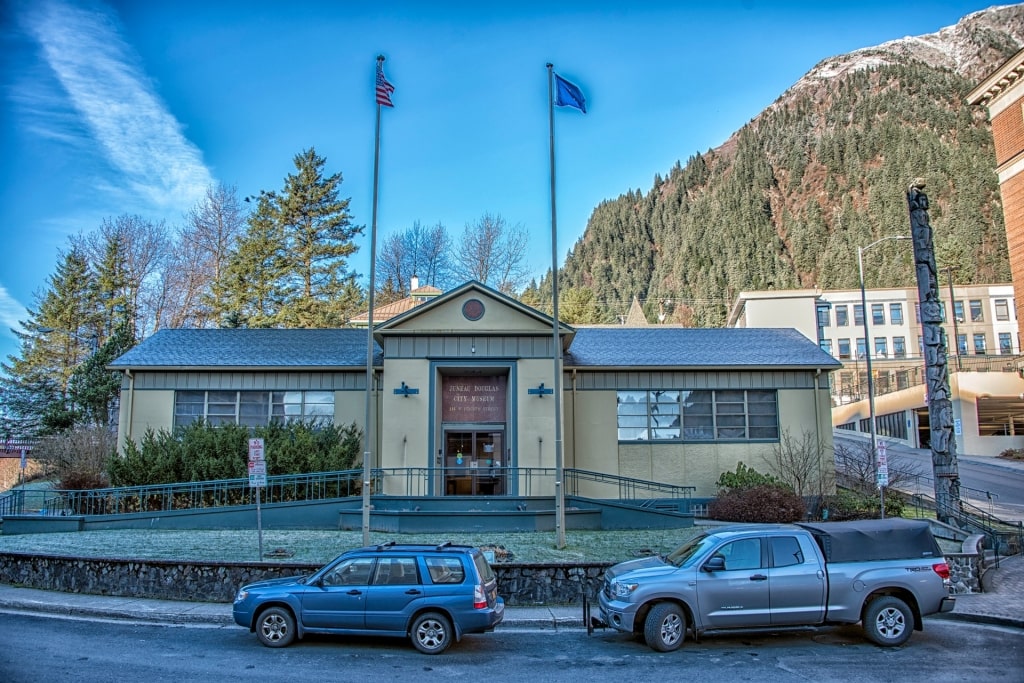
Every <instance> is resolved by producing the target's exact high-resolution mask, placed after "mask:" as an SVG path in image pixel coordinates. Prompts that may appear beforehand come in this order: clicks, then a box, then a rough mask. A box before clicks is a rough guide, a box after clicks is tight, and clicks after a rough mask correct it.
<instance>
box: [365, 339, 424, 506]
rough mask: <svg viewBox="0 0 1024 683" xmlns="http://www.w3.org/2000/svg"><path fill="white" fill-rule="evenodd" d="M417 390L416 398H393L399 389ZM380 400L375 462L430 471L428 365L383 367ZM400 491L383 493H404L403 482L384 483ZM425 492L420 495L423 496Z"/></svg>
mask: <svg viewBox="0 0 1024 683" xmlns="http://www.w3.org/2000/svg"><path fill="white" fill-rule="evenodd" d="M402 382H405V384H406V386H409V387H413V388H416V389H419V393H418V394H412V395H409V396H403V395H401V394H397V395H396V394H395V389H397V388H399V387H401V386H402ZM382 387H383V389H382V391H381V397H380V409H381V415H382V416H383V428H382V429H381V430H380V454H379V457H377V462H379V463H380V466H381V467H384V468H394V467H429V466H430V465H431V464H432V463H431V461H430V452H429V448H430V446H429V444H430V425H431V424H432V423H433V422H434V420H433V418H432V416H431V415H430V363H429V362H428V361H427V360H424V359H394V360H389V361H388V362H387V363H386V364H385V370H384V375H383V382H382ZM386 481H387V482H390V484H393V486H394V487H397V486H399V485H401V486H402V490H398V489H397V488H396V489H395V490H387V489H386V490H385V491H384V492H385V493H392V494H399V493H405V490H404V482H402V481H399V480H398V479H394V480H392V479H391V478H389V479H387V480H386ZM425 494H426V492H425V491H424V492H423V495H425Z"/></svg>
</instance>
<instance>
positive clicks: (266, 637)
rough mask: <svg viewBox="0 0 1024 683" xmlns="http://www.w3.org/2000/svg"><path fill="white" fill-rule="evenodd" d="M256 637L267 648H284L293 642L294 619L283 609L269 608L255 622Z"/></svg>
mask: <svg viewBox="0 0 1024 683" xmlns="http://www.w3.org/2000/svg"><path fill="white" fill-rule="evenodd" d="M256 637H257V638H258V639H259V641H260V642H261V643H263V644H264V645H266V646H267V647H285V646H286V645H291V643H292V641H293V640H295V617H293V616H292V613H291V612H290V611H288V610H287V609H285V608H284V607H269V608H267V609H265V610H263V612H261V613H260V616H259V618H258V619H257V620H256Z"/></svg>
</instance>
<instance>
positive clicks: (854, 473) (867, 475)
mask: <svg viewBox="0 0 1024 683" xmlns="http://www.w3.org/2000/svg"><path fill="white" fill-rule="evenodd" d="M835 461H836V480H837V482H838V483H839V484H842V485H843V486H846V487H848V488H851V489H854V490H855V491H859V492H861V493H866V494H869V495H874V493H875V492H876V491H877V490H878V485H877V484H876V480H875V459H874V457H873V456H872V454H871V444H870V443H869V442H867V441H865V442H864V443H856V444H837V445H836V447H835ZM887 465H888V468H889V488H897V489H898V488H903V487H907V486H911V485H913V484H914V482H915V480H916V479H918V478H919V477H920V476H921V469H920V468H919V467H918V466H917V465H915V464H913V463H910V462H905V461H896V462H894V461H893V460H892V459H890V460H889V461H888V463H887Z"/></svg>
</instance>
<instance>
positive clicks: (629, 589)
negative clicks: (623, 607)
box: [612, 581, 640, 598]
mask: <svg viewBox="0 0 1024 683" xmlns="http://www.w3.org/2000/svg"><path fill="white" fill-rule="evenodd" d="M639 585H640V584H638V583H636V582H632V583H620V582H618V581H615V582H613V583H612V595H614V596H615V597H617V598H628V597H629V596H630V595H632V594H633V591H635V590H636V589H637V587H638V586H639Z"/></svg>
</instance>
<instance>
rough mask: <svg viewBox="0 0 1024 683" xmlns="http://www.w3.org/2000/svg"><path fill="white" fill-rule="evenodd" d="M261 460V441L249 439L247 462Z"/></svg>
mask: <svg viewBox="0 0 1024 683" xmlns="http://www.w3.org/2000/svg"><path fill="white" fill-rule="evenodd" d="M259 460H263V439H249V462H254V461H259Z"/></svg>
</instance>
